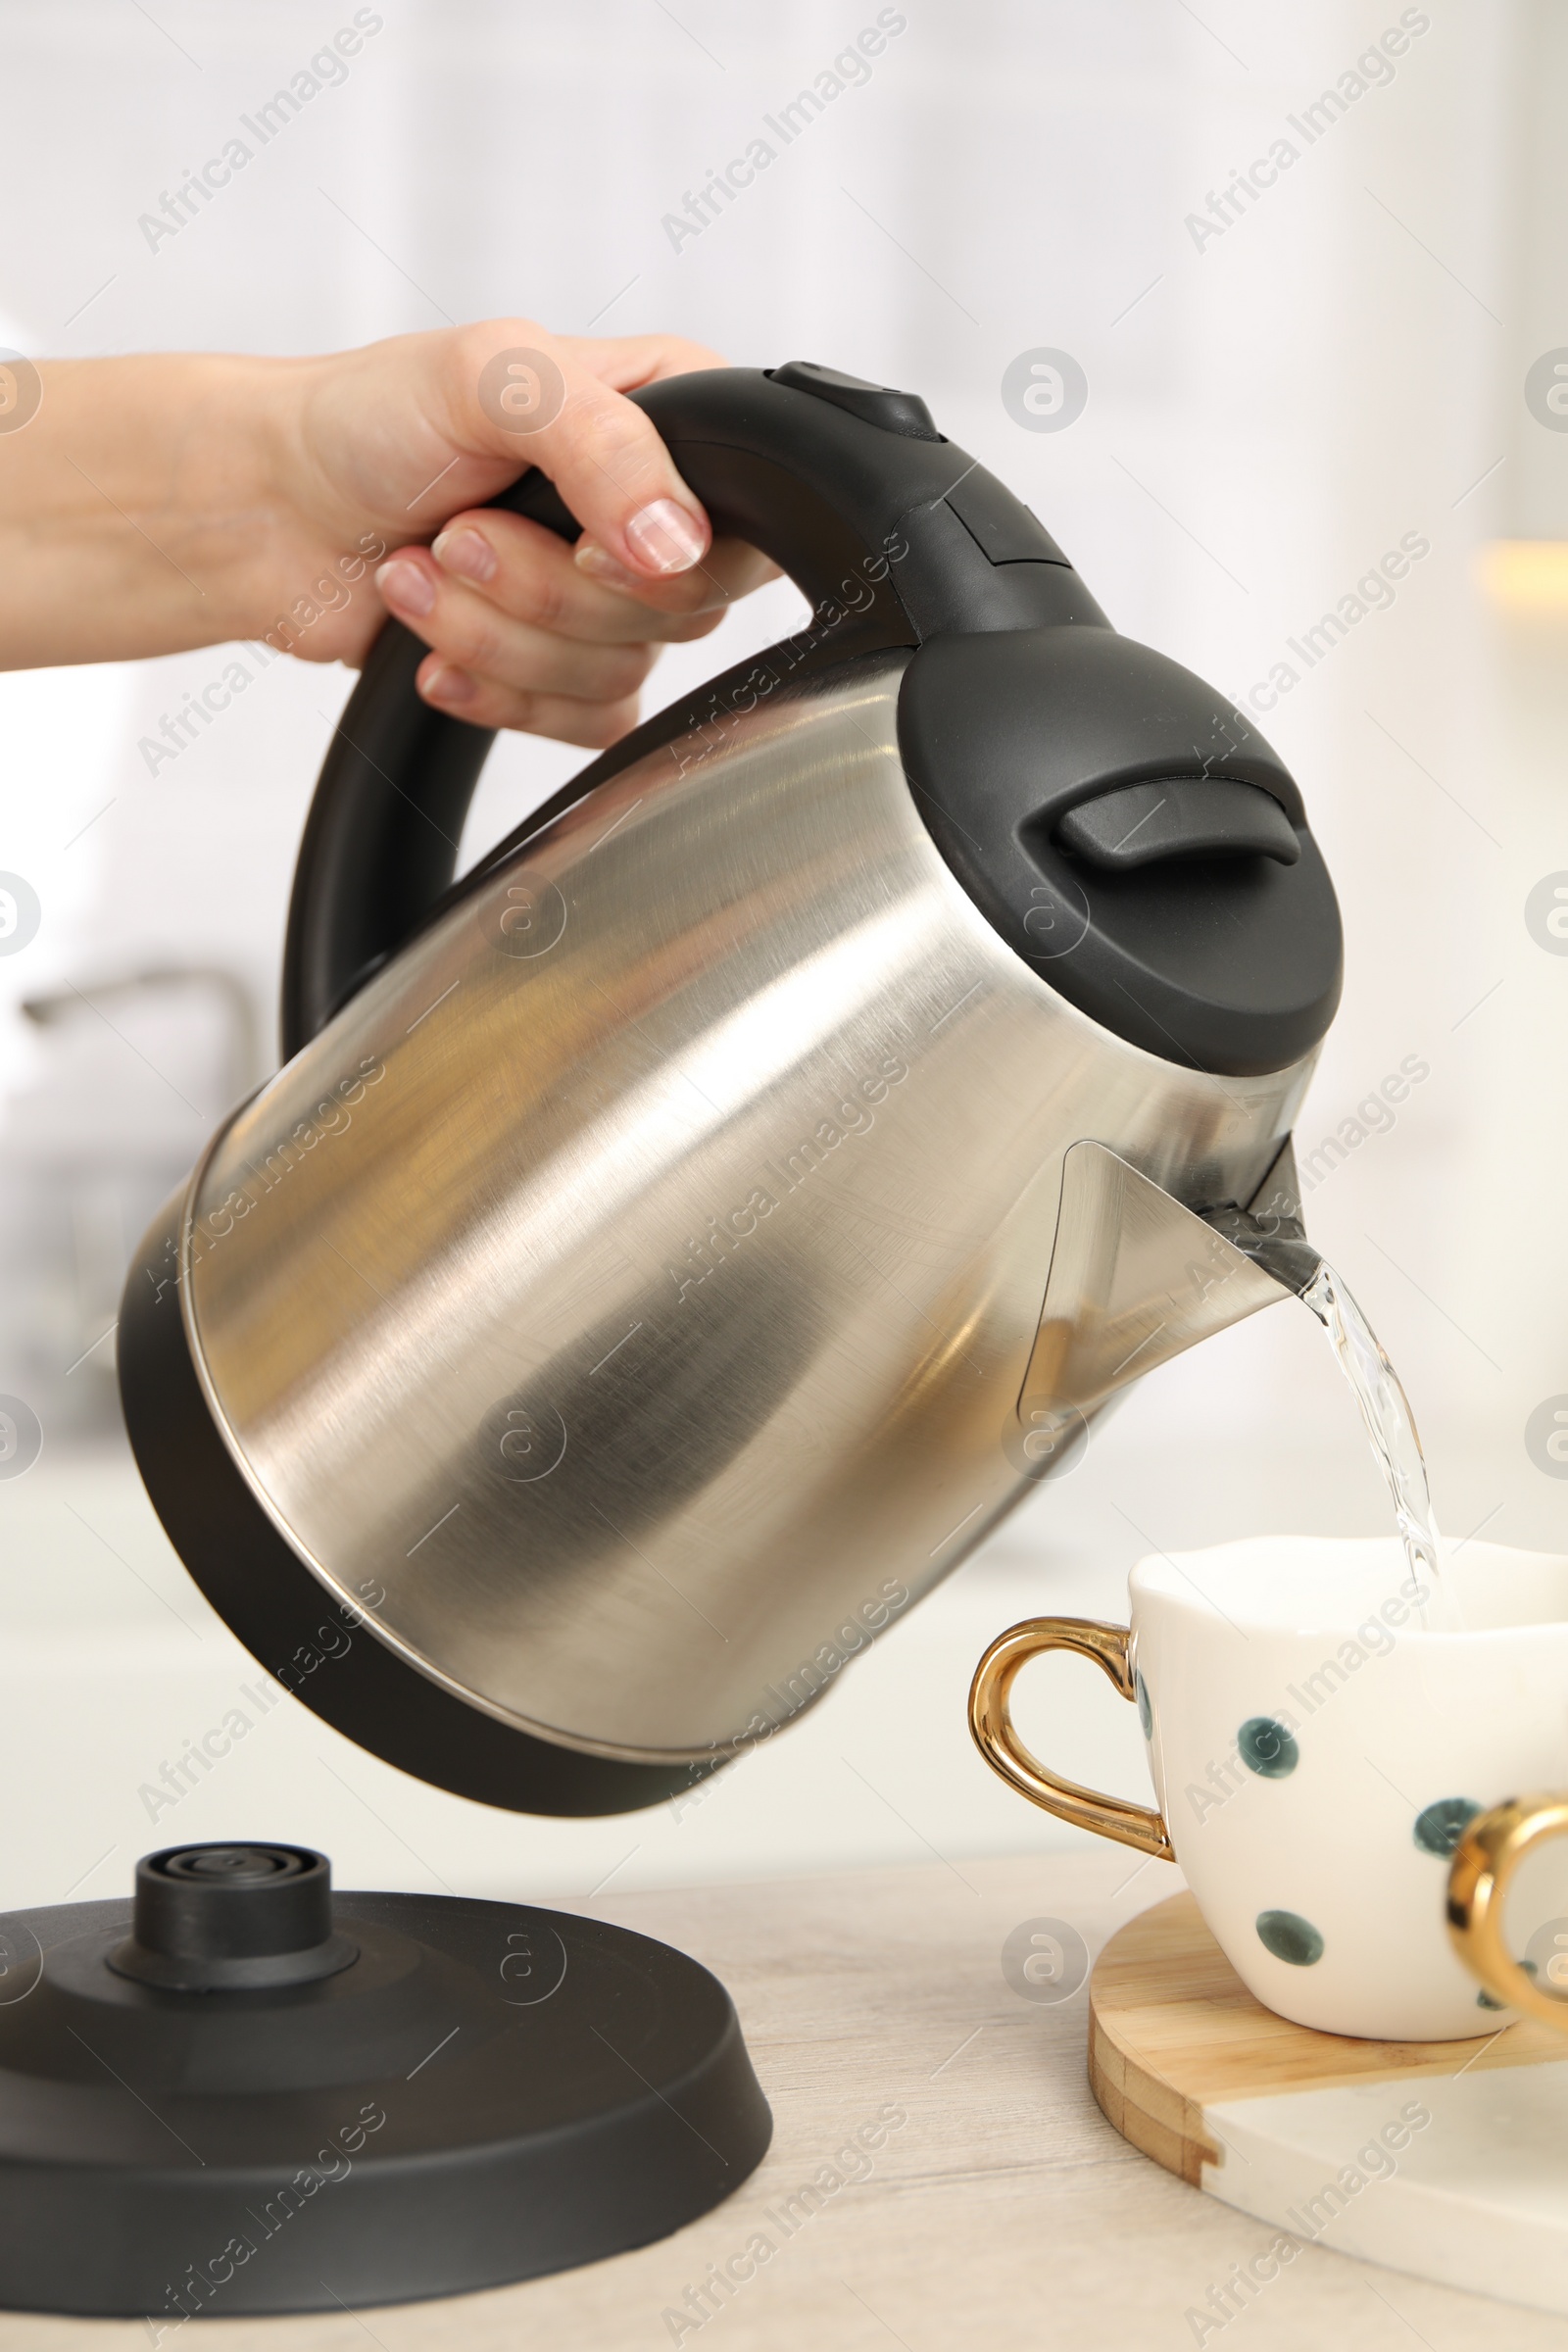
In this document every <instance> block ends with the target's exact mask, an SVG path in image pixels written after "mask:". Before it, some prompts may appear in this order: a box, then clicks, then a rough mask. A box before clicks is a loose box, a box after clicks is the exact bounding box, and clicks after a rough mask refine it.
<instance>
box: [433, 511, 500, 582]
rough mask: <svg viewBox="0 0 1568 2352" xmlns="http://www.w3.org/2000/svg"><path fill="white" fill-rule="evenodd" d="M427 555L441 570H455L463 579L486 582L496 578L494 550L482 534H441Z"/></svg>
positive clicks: (477, 532)
mask: <svg viewBox="0 0 1568 2352" xmlns="http://www.w3.org/2000/svg"><path fill="white" fill-rule="evenodd" d="M430 553H431V555H432V556H434V558H435V560H436V562H437V563H438V564H440V565H441V568H442V569H443V571H455V572H458V573H460V574H461V575H462V577H463V578H464V579H466V580H489V579H493V578H494V577H495V568H496V551H495V549H494V548H493V547H492V546H491V544H490V542H489V540H488V539H487V538H486V537H485V535H484V533H483V532H482V531H475V530H470V529H469V528H468V527H467V526H466V525H465V526H464V528H463V529H462V530H461V531H443V532H442V534H441V536H440V538H439V539H437V540H435V541H434V542H433V543H432V545H431V548H430Z"/></svg>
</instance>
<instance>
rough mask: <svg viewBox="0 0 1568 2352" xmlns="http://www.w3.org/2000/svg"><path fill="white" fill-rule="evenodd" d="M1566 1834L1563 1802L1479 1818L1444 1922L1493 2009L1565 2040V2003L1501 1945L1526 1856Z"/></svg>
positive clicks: (1540, 1800)
mask: <svg viewBox="0 0 1568 2352" xmlns="http://www.w3.org/2000/svg"><path fill="white" fill-rule="evenodd" d="M1565 1833H1568V1796H1565V1795H1550V1794H1547V1795H1542V1796H1512V1797H1509V1799H1508V1800H1507V1802H1506V1804H1501V1805H1494V1806H1493V1808H1492V1810H1491V1812H1490V1813H1480V1814H1478V1815H1477V1816H1476V1818H1475V1820H1474V1821H1472V1822H1471V1823H1470V1825H1469V1827H1468V1829H1467V1830H1466V1831H1465V1833H1464V1835H1463V1837H1462V1838H1460V1840H1459V1842H1458V1844H1457V1845H1456V1846H1455V1848H1454V1852H1453V1861H1452V1863H1451V1864H1450V1866H1449V1869H1448V1898H1447V1920H1448V1934H1449V1936H1451V1937H1452V1939H1453V1947H1454V1949H1455V1951H1456V1952H1457V1953H1458V1955H1459V1957H1460V1959H1461V1960H1462V1961H1463V1962H1464V1964H1465V1966H1466V1968H1468V1969H1469V1971H1470V1973H1471V1975H1472V1976H1474V1977H1478V1978H1479V1979H1480V1981H1481V1983H1482V1984H1483V1985H1485V1986H1486V1988H1487V1990H1488V1991H1489V1992H1490V1993H1491V1995H1492V1997H1493V1999H1494V2000H1495V2001H1499V2002H1501V2004H1502V2006H1503V2007H1504V2008H1505V2009H1518V2010H1520V2011H1522V2012H1523V2014H1524V2015H1525V2016H1526V2017H1534V2018H1539V2019H1540V2021H1541V2023H1542V2024H1543V2025H1546V2026H1552V2027H1554V2028H1555V2029H1556V2031H1557V2032H1558V2033H1559V2034H1568V2000H1553V1998H1552V1996H1551V1995H1550V1993H1548V1992H1544V1991H1543V1990H1542V1989H1541V1986H1540V1985H1539V1984H1538V1983H1537V1982H1536V1980H1535V1979H1534V1978H1533V1977H1532V1976H1531V1975H1530V1974H1529V1972H1528V1971H1527V1970H1526V1969H1524V1968H1521V1966H1520V1965H1519V1962H1518V1961H1517V1960H1516V1959H1515V1958H1514V1957H1513V1954H1512V1953H1511V1952H1510V1951H1509V1949H1508V1946H1507V1944H1506V1943H1505V1941H1504V1940H1503V1906H1504V1903H1505V1901H1506V1899H1507V1893H1508V1887H1509V1886H1510V1884H1511V1882H1512V1880H1513V1876H1514V1873H1515V1872H1516V1871H1517V1870H1518V1868H1519V1866H1520V1864H1521V1863H1522V1862H1523V1861H1524V1859H1525V1856H1526V1855H1527V1854H1530V1853H1533V1852H1534V1851H1535V1849H1536V1848H1537V1847H1538V1846H1541V1845H1544V1844H1546V1843H1547V1842H1548V1841H1549V1840H1550V1839H1551V1838H1560V1837H1562V1836H1563V1835H1564V1834H1565Z"/></svg>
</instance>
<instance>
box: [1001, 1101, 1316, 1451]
mask: <svg viewBox="0 0 1568 2352" xmlns="http://www.w3.org/2000/svg"><path fill="white" fill-rule="evenodd" d="M1318 1263H1319V1259H1318V1253H1317V1251H1316V1250H1314V1249H1313V1248H1312V1246H1311V1244H1310V1243H1309V1242H1308V1241H1307V1239H1306V1237H1305V1234H1304V1232H1303V1230H1302V1226H1301V1216H1300V1199H1299V1187H1298V1181H1297V1174H1296V1161H1295V1155H1294V1153H1293V1152H1292V1150H1291V1146H1290V1143H1289V1141H1288V1140H1287V1142H1286V1143H1285V1145H1284V1146H1283V1148H1282V1149H1281V1151H1280V1152H1279V1154H1278V1156H1277V1157H1276V1159H1275V1160H1274V1163H1273V1165H1272V1166H1271V1167H1270V1169H1269V1171H1268V1174H1267V1175H1266V1176H1265V1177H1264V1179H1263V1181H1262V1183H1261V1185H1260V1186H1259V1187H1258V1189H1257V1191H1256V1192H1255V1193H1254V1194H1253V1195H1252V1197H1251V1199H1250V1201H1248V1202H1247V1203H1246V1204H1245V1205H1238V1204H1237V1203H1235V1202H1226V1203H1224V1204H1223V1205H1221V1206H1217V1207H1213V1208H1209V1209H1206V1210H1204V1211H1202V1212H1200V1211H1198V1210H1196V1209H1191V1208H1185V1207H1184V1206H1183V1205H1182V1203H1181V1202H1180V1201H1176V1200H1173V1199H1172V1198H1171V1196H1170V1194H1169V1193H1167V1192H1164V1191H1162V1190H1161V1188H1160V1187H1159V1186H1158V1185H1157V1184H1154V1183H1152V1181H1151V1179H1150V1178H1149V1177H1147V1176H1143V1175H1141V1174H1140V1173H1139V1171H1138V1170H1137V1169H1136V1168H1134V1167H1130V1166H1129V1165H1128V1163H1127V1161H1126V1160H1124V1159H1120V1158H1118V1157H1117V1155H1116V1153H1115V1152H1110V1151H1107V1150H1106V1148H1105V1146H1104V1145H1103V1144H1096V1143H1080V1144H1074V1145H1073V1147H1072V1149H1071V1150H1070V1151H1069V1152H1067V1153H1066V1155H1065V1157H1064V1159H1063V1162H1062V1184H1061V1208H1060V1211H1059V1214H1058V1217H1057V1222H1056V1239H1055V1247H1054V1250H1053V1251H1052V1258H1051V1272H1050V1276H1049V1278H1048V1280H1047V1284H1046V1297H1045V1304H1044V1307H1043V1309H1042V1312H1041V1317H1040V1329H1039V1332H1038V1334H1037V1337H1036V1340H1035V1345H1034V1349H1033V1351H1032V1353H1031V1355H1030V1359H1029V1368H1028V1371H1027V1373H1026V1374H1025V1376H1024V1383H1023V1389H1022V1393H1021V1394H1020V1396H1019V1398H1018V1418H1019V1420H1020V1421H1021V1422H1022V1424H1023V1426H1024V1428H1025V1430H1026V1431H1029V1432H1031V1433H1039V1432H1040V1431H1042V1430H1044V1429H1049V1428H1053V1427H1055V1426H1059V1425H1060V1423H1061V1422H1062V1420H1063V1419H1064V1418H1068V1417H1071V1416H1073V1415H1081V1416H1083V1417H1084V1418H1085V1419H1087V1417H1088V1415H1089V1414H1090V1413H1091V1412H1093V1411H1094V1410H1096V1409H1097V1408H1098V1407H1099V1406H1101V1405H1103V1403H1104V1402H1105V1400H1106V1399H1107V1398H1108V1397H1111V1396H1112V1395H1114V1394H1115V1392H1116V1391H1117V1390H1119V1389H1122V1388H1125V1387H1126V1386H1127V1385H1128V1383H1129V1382H1131V1381H1134V1380H1137V1379H1139V1378H1140V1377H1141V1375H1142V1374H1144V1373H1145V1372H1150V1371H1152V1370H1153V1368H1154V1366H1155V1365H1156V1364H1162V1363H1167V1362H1168V1361H1169V1360H1170V1358H1171V1357H1172V1356H1173V1355H1179V1354H1180V1353H1181V1352H1182V1350H1183V1349H1184V1348H1191V1347H1192V1346H1193V1345H1194V1343H1195V1342H1196V1341H1198V1340H1202V1339H1207V1338H1208V1337H1209V1336H1210V1335H1211V1334H1212V1333H1214V1332H1217V1331H1224V1330H1225V1329H1226V1328H1227V1327H1228V1326H1229V1325H1230V1324H1232V1323H1239V1322H1241V1321H1242V1320H1243V1318H1244V1317H1245V1316H1247V1315H1251V1314H1255V1313H1256V1312H1257V1310H1258V1309H1259V1307H1264V1306H1271V1305H1272V1304H1273V1303H1274V1301H1275V1300H1276V1299H1286V1298H1292V1297H1297V1296H1299V1294H1300V1293H1301V1292H1302V1291H1303V1290H1304V1289H1305V1288H1306V1286H1307V1284H1308V1283H1309V1282H1310V1281H1311V1279H1312V1277H1313V1275H1314V1274H1315V1273H1316V1271H1317V1267H1318Z"/></svg>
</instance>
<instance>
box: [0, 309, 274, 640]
mask: <svg viewBox="0 0 1568 2352" xmlns="http://www.w3.org/2000/svg"><path fill="white" fill-rule="evenodd" d="M305 365H308V363H307V364H305ZM301 366H302V364H301V363H299V362H295V361H288V360H281V361H269V360H248V359H231V358H225V357H214V356H208V355H186V354H176V355H154V356H149V357H145V358H143V357H134V358H126V359H115V360H76V361H73V360H62V361H55V362H46V363H44V364H43V365H42V366H41V368H40V370H39V373H40V376H41V379H42V385H43V398H42V401H41V403H40V405H39V408H38V410H37V412H36V414H35V415H34V416H33V417H31V418H30V419H29V420H28V422H27V423H26V424H25V426H24V427H22V429H20V430H18V431H14V432H12V433H9V434H0V665H4V666H5V667H8V668H25V667H32V666H40V665H43V664H45V663H51V662H116V661H126V660H131V659H135V658H137V657H139V656H144V655H149V654H167V653H175V652H179V651H182V650H184V649H186V648H188V647H192V646H198V645H213V644H219V643H222V642H224V641H225V640H227V639H230V638H237V637H246V636H251V635H256V634H260V633H261V632H262V631H263V630H265V628H266V627H267V625H268V621H269V618H270V614H269V613H268V612H267V610H266V603H267V600H266V598H265V596H261V595H259V591H260V590H261V589H262V586H263V583H264V582H265V581H266V579H267V576H268V573H269V570H270V562H269V558H270V557H271V556H274V555H275V552H276V546H277V542H278V540H279V538H280V536H281V535H282V534H283V532H284V530H285V528H286V525H285V521H284V506H285V501H284V498H283V496H282V493H281V480H280V475H281V465H280V462H279V461H280V457H281V441H282V438H283V435H284V434H285V433H286V418H287V415H288V412H289V410H290V407H291V405H292V403H293V399H294V397H295V385H296V383H297V381H298V377H299V371H300V368H301ZM291 379H293V380H292V381H291Z"/></svg>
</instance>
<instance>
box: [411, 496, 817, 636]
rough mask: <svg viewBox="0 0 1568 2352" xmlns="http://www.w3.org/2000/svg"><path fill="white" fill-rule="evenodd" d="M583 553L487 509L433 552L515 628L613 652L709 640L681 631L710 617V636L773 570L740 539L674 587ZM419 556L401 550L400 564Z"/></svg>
mask: <svg viewBox="0 0 1568 2352" xmlns="http://www.w3.org/2000/svg"><path fill="white" fill-rule="evenodd" d="M580 550H581V542H579V543H578V550H577V551H575V560H574V551H573V550H572V549H571V548H569V547H567V546H566V545H565V543H564V541H562V540H561V539H558V538H557V536H556V534H555V532H554V531H549V530H546V529H545V528H544V527H543V525H542V524H539V523H536V522H529V521H526V520H525V519H524V518H523V517H522V516H520V515H510V514H507V513H506V512H505V511H504V510H502V509H497V508H483V507H481V508H478V509H473V510H470V511H469V512H468V513H466V514H461V515H454V516H453V518H452V520H451V521H450V522H449V523H448V524H447V526H446V528H445V529H444V530H443V531H442V533H441V535H440V537H439V538H438V539H437V540H436V541H435V543H434V545H433V546H432V548H431V550H430V553H431V555H432V556H433V557H434V559H435V561H436V563H437V564H438V565H439V566H440V568H441V570H442V572H443V573H445V574H446V575H447V576H448V577H449V578H453V579H459V580H463V581H466V583H468V584H469V585H471V586H473V587H475V588H477V589H479V590H480V591H481V592H482V593H483V594H484V595H486V596H488V597H490V598H492V599H493V600H494V602H495V603H496V604H498V605H499V606H500V608H501V610H502V611H503V612H504V613H510V614H511V615H512V617H513V619H515V620H529V621H532V622H533V623H534V624H535V626H536V627H539V628H544V629H557V630H560V631H561V632H563V633H564V635H566V636H570V637H588V638H596V639H599V640H601V641H602V642H605V643H615V642H620V643H629V642H631V641H633V640H635V639H640V638H643V637H649V636H658V637H664V638H681V639H684V638H685V637H687V636H689V635H693V636H703V635H706V634H707V628H697V629H693V630H686V629H684V628H682V627H681V625H680V624H681V622H682V621H683V620H684V619H685V618H687V617H688V616H695V615H702V614H710V615H711V618H710V619H709V621H708V623H707V627H711V626H712V625H713V621H714V620H716V618H717V617H718V615H719V614H720V613H723V612H725V611H727V610H728V608H729V606H730V605H731V604H733V603H734V602H735V600H736V598H737V597H741V596H748V595H750V593H751V591H752V589H753V588H754V587H757V586H759V585H760V582H761V581H762V580H763V579H766V578H770V577H771V576H772V575H773V570H774V566H773V565H772V564H769V563H768V562H767V559H766V558H765V557H763V556H760V555H759V554H758V552H757V550H756V549H755V548H750V547H747V546H745V545H744V544H743V542H741V541H740V540H733V539H732V540H719V541H718V542H717V543H716V544H715V545H714V546H713V547H712V548H711V549H710V551H709V554H708V555H707V557H706V558H705V559H704V561H703V562H702V564H699V565H697V566H696V567H695V568H694V569H693V570H691V571H689V572H685V573H681V574H679V575H678V576H677V577H675V578H673V579H667V580H641V579H638V578H637V577H636V576H635V575H634V574H633V573H631V572H629V571H627V570H626V569H625V568H624V566H622V565H621V564H616V563H614V561H613V558H612V557H610V556H609V555H607V554H606V553H605V551H604V550H603V549H602V548H600V547H599V546H598V544H597V542H594V543H591V555H592V559H593V560H592V561H584V560H583V557H582V555H581V552H580ZM411 552H412V551H410V550H408V549H400V550H399V551H398V553H397V555H396V556H395V557H394V558H393V561H401V560H402V559H403V558H405V557H407V556H409V555H410V554H411ZM601 566H602V567H603V569H601ZM633 600H636V601H633ZM656 616H657V617H656Z"/></svg>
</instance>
